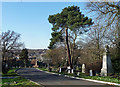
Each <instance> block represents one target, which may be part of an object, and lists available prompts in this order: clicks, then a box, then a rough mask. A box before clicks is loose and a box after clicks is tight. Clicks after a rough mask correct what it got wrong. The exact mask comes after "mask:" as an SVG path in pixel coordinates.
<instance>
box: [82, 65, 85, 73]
mask: <svg viewBox="0 0 120 87" xmlns="http://www.w3.org/2000/svg"><path fill="white" fill-rule="evenodd" d="M82 73H85V64H82Z"/></svg>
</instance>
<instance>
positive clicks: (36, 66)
mask: <svg viewBox="0 0 120 87" xmlns="http://www.w3.org/2000/svg"><path fill="white" fill-rule="evenodd" d="M33 67H35V68H38V65H37V59H35V65H34V66H33Z"/></svg>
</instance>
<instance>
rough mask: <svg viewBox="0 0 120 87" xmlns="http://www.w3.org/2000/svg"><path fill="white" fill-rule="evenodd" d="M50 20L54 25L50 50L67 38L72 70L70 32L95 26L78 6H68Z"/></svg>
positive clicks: (51, 16)
mask: <svg viewBox="0 0 120 87" xmlns="http://www.w3.org/2000/svg"><path fill="white" fill-rule="evenodd" d="M48 20H49V22H50V23H51V24H52V25H53V28H52V31H53V32H52V38H51V42H50V46H49V48H50V49H52V48H54V45H55V44H56V43H57V42H60V41H63V40H64V38H63V36H65V42H66V48H67V54H68V58H69V65H70V67H71V68H72V64H71V55H70V48H69V43H68V31H76V30H78V29H82V28H85V27H88V26H90V25H92V24H93V22H92V19H91V18H88V17H85V15H84V14H82V13H81V12H80V8H79V7H78V6H68V7H65V8H64V9H62V12H61V13H57V14H54V15H49V18H48Z"/></svg>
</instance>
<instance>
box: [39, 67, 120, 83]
mask: <svg viewBox="0 0 120 87" xmlns="http://www.w3.org/2000/svg"><path fill="white" fill-rule="evenodd" d="M38 69H40V70H43V71H48V70H47V69H45V68H38ZM52 72H53V73H58V74H63V75H68V76H74V77H79V78H85V79H93V80H100V81H106V82H113V83H120V80H118V78H113V77H109V76H105V77H101V76H87V75H86V74H84V73H80V75H79V76H77V75H75V74H71V73H70V74H68V73H67V72H61V73H59V72H57V71H52Z"/></svg>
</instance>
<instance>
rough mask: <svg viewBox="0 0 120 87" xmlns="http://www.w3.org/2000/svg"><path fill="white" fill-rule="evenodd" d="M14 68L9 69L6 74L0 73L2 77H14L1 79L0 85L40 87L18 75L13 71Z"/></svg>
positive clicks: (4, 86)
mask: <svg viewBox="0 0 120 87" xmlns="http://www.w3.org/2000/svg"><path fill="white" fill-rule="evenodd" d="M15 70H16V68H14V69H10V70H9V72H8V73H7V74H2V76H3V77H15V78H12V79H10V78H9V79H2V83H1V84H2V87H10V86H17V87H42V86H40V85H37V84H35V83H33V82H31V81H29V80H27V79H25V78H23V77H21V76H18V75H17V74H16V72H15Z"/></svg>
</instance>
